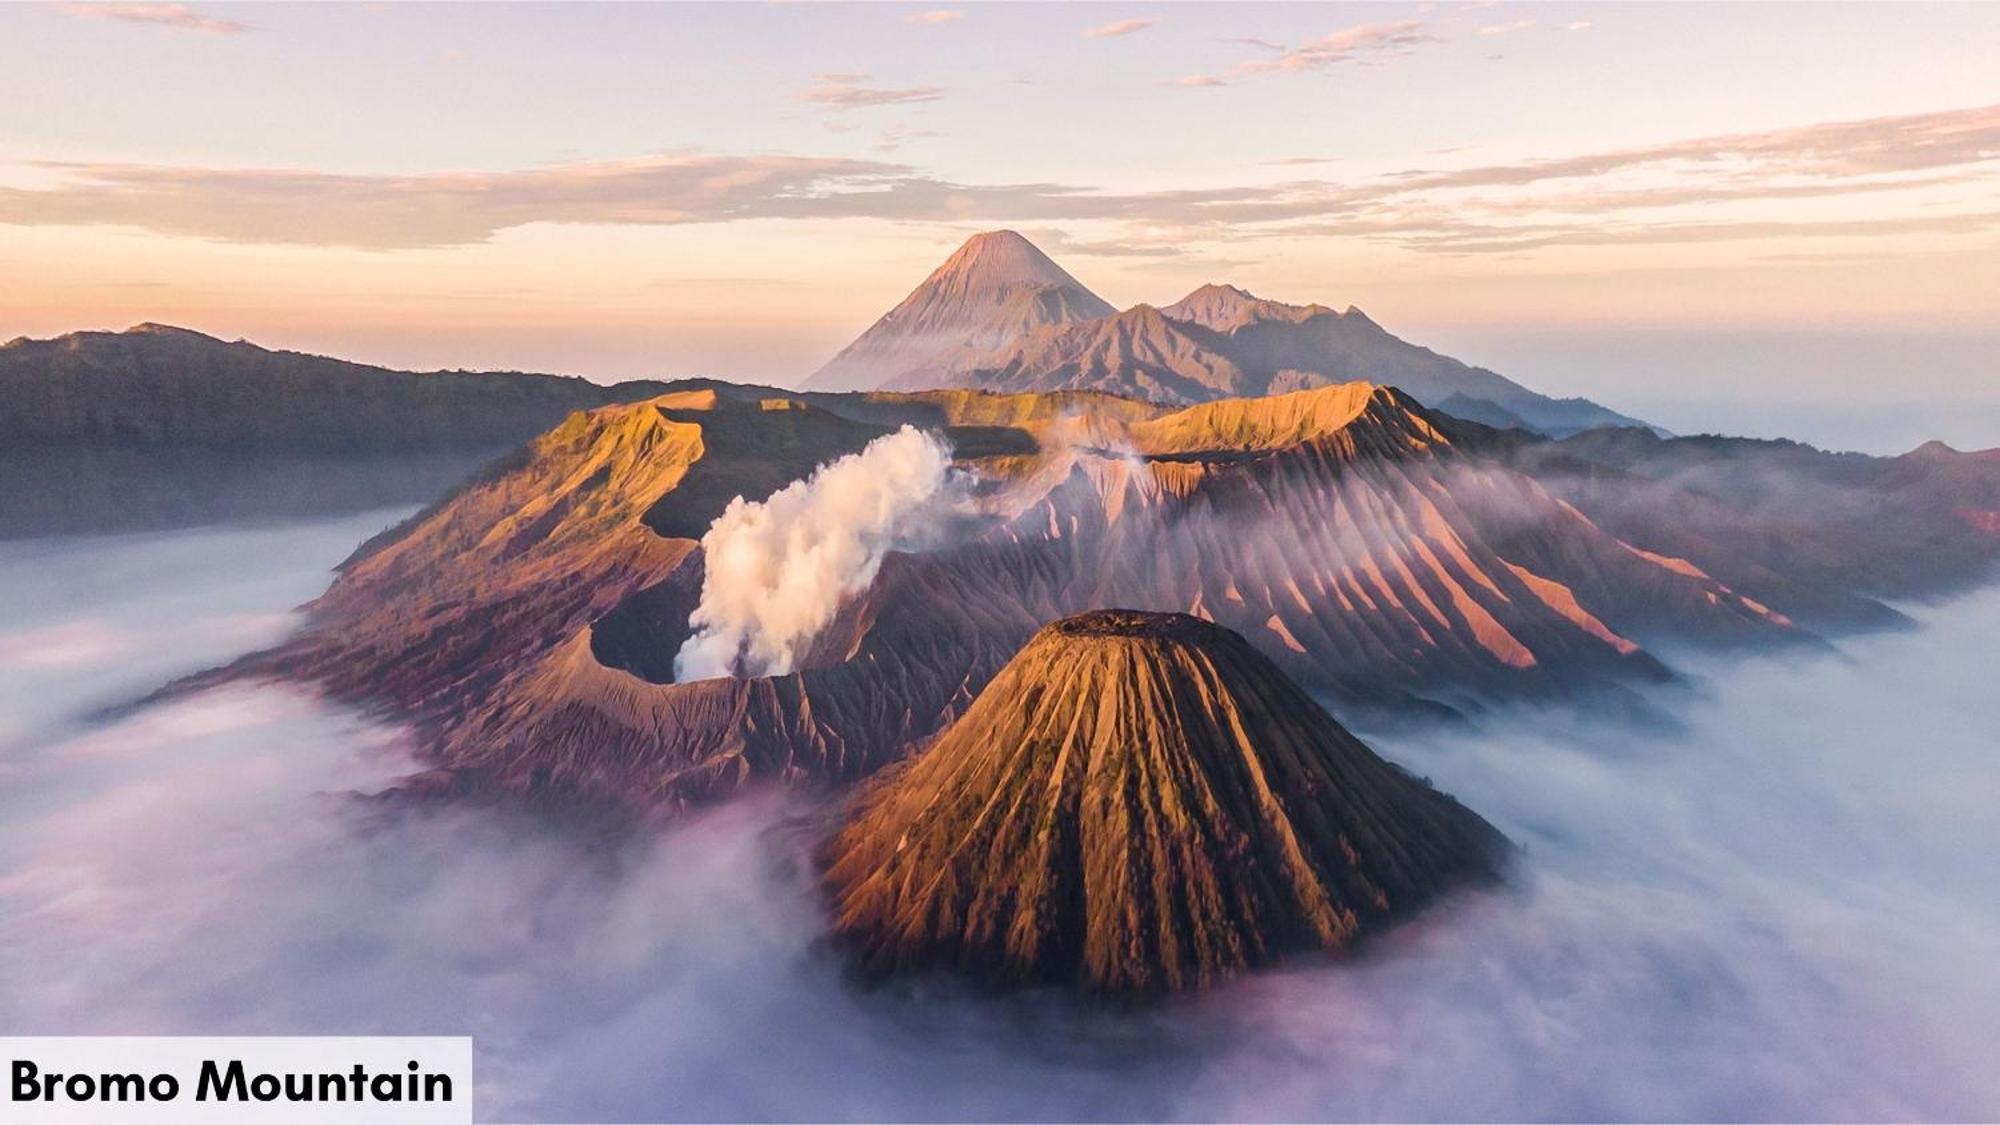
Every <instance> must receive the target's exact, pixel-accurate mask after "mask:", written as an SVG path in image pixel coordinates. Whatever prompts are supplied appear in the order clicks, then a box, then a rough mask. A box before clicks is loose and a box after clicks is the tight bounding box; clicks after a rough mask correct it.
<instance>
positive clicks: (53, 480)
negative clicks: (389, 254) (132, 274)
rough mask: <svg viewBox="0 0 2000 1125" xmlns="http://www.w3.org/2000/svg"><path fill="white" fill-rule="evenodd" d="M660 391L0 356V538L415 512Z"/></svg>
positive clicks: (355, 371)
mask: <svg viewBox="0 0 2000 1125" xmlns="http://www.w3.org/2000/svg"><path fill="white" fill-rule="evenodd" d="M665 389H667V388H666V387H664V386H663V385H661V384H657V383H650V384H627V385H624V386H622V387H616V388H612V387H604V386H600V385H598V384H595V383H591V382H589V381H587V380H584V379H579V378H570V377H561V376H554V375H526V374H519V373H511V372H509V373H492V374H482V373H474V372H466V371H439V372H429V373H423V374H418V373H413V372H407V371H392V370H388V369H386V368H380V367H373V366H369V365H366V364H359V363H348V362H345V361H342V360H337V359H329V358H326V357H324V356H314V355H303V354H300V353H297V352H285V351H271V350H268V349H265V348H261V347H258V346H257V345H255V344H251V343H247V342H245V341H240V340H239V341H236V342H234V343H226V342H224V341H222V340H218V339H215V338H214V337H212V336H205V335H203V334H201V333H199V332H191V331H188V330H186V329H182V328H172V327H168V326H165V325H158V324H142V325H139V326H137V327H135V328H132V329H130V330H128V331H125V332H78V333H73V334H71V335H68V336H63V337H59V338H56V339H53V340H29V339H17V340H14V341H12V342H10V343H8V344H6V345H4V346H0V396H4V398H5V401H6V404H7V406H6V409H5V410H0V480H4V481H5V482H6V484H5V486H4V487H0V537H6V536H17V535H35V534H51V533H65V532H102V531H116V530H129V529H135V528H147V527H172V526H178V525H183V524H189V523H200V522H205V521H213V520H217V519H230V518H244V517H255V516H281V515H310V514H321V513H327V512H336V511H343V510H356V509H361V508H369V507H380V506H383V505H388V504H406V503H416V502H419V501H422V500H427V499H429V498H431V497H433V496H436V495H437V494H438V493H440V492H442V491H443V490H444V489H446V488H447V487H449V486H450V485H451V484H452V483H454V482H455V481H457V480H459V479H461V478H463V477H464V476H465V475H466V474H467V473H468V472H470V471H472V470H473V469H474V468H475V467H477V466H478V465H479V464H480V463H481V462H483V461H485V460H488V459H490V458H492V457H494V456H497V455H498V454H500V453H502V452H504V451H506V450H509V449H512V448H514V447H516V446H518V445H520V444H521V443H522V442H525V441H527V440H528V439H529V438H531V437H533V436H535V435H536V434H538V433H541V432H542V431H544V430H546V429H548V428H549V427H550V426H553V425H555V424H556V423H557V422H559V421H561V420H562V418H563V416H564V415H565V414H568V413H569V412H570V411H572V410H576V409H579V408H582V407H588V406H596V405H600V404H602V403H606V402H613V401H620V400H622V399H630V398H635V397H646V396H648V395H652V394H658V393H660V391H662V390H665Z"/></svg>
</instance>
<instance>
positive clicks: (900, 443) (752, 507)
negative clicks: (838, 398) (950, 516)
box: [674, 426, 951, 682]
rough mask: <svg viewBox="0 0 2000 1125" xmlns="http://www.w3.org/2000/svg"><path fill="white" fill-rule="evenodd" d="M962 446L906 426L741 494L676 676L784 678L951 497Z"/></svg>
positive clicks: (720, 524) (722, 520)
mask: <svg viewBox="0 0 2000 1125" xmlns="http://www.w3.org/2000/svg"><path fill="white" fill-rule="evenodd" d="M950 480H951V450H950V449H949V448H948V447H947V446H946V445H945V444H944V442H943V440H942V439H940V438H939V437H937V436H936V435H934V434H930V433H926V432H924V431H921V430H918V429H917V428H915V427H914V426H904V427H903V428H902V429H900V430H898V431H896V432H895V433H893V434H888V435H886V436H884V437H879V438H876V439H875V440H874V441H871V442H869V443H868V445H867V446H866V447H865V448H864V449H862V450H861V452H859V453H851V454H849V455H847V456H845V457H842V458H839V459H838V460H835V461H829V462H827V463H826V464H824V465H821V466H820V467H819V468H818V469H816V470H814V472H813V475H812V476H811V477H810V478H808V479H806V480H802V481H794V482H793V483H792V484H790V485H787V486H786V487H784V488H782V489H780V490H778V491H777V492H775V493H773V494H772V495H771V498H770V499H768V500H765V501H762V502H761V503H758V502H752V501H747V500H745V499H744V498H743V497H741V496H739V497H737V498H736V499H734V500H732V501H730V502H729V507H728V508H726V509H724V510H723V513H722V514H721V515H720V516H718V517H716V520H715V523H714V524H712V525H711V526H710V527H709V529H708V534H706V535H704V536H702V537H701V546H702V551H703V553H704V555H705V556H706V558H707V573H706V576H705V577H704V578H703V579H702V585H701V604H700V605H698V606H696V607H695V611H694V613H693V614H691V615H689V617H688V624H690V625H692V626H694V630H695V632H694V635H693V636H691V637H689V638H688V639H687V643H685V644H683V645H682V646H681V651H680V653H679V655H677V656H675V658H674V678H675V679H678V680H681V681H684V682H685V681H689V680H706V679H713V678H715V677H717V676H727V675H731V674H733V673H741V674H742V675H745V676H782V675H784V674H786V673H788V672H790V671H791V670H792V665H793V662H794V661H795V660H796V659H797V657H798V655H799V652H800V650H801V649H803V648H804V646H805V645H807V644H809V643H810V642H811V641H812V639H813V638H814V637H816V636H818V635H819V632H820V630H822V629H824V628H826V626H827V625H828V624H829V623H830V622H832V621H833V618H834V615H835V614H837V613H839V612H840V607H841V606H842V605H843V604H845V603H846V601H847V600H848V599H849V598H851V597H853V596H854V595H856V594H858V593H860V592H861V591H863V590H865V589H867V588H868V584H869V583H871V582H873V581H874V580H875V572H876V571H877V570H879V569H880V568H881V566H882V557H883V556H884V555H886V554H887V553H888V552H889V550H890V548H892V547H894V546H895V545H896V544H897V543H898V542H901V541H904V540H906V539H908V538H909V537H911V536H913V535H916V534H918V533H920V532H922V531H924V530H926V529H927V528H929V527H931V526H932V525H934V524H935V523H936V522H937V520H938V519H939V518H940V517H941V516H942V515H943V514H944V509H945V508H946V507H947V506H948V505H949V504H950V503H951V500H950V497H949V495H948V492H949V490H948V488H947V485H948V484H949V483H950Z"/></svg>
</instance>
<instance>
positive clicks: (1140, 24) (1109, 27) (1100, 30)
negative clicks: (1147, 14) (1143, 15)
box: [1083, 20, 1154, 39]
mask: <svg viewBox="0 0 2000 1125" xmlns="http://www.w3.org/2000/svg"><path fill="white" fill-rule="evenodd" d="M1153 23H1154V21H1152V20H1119V21H1118V22H1116V23H1107V24H1102V25H1100V26H1097V27H1093V28H1091V29H1090V30H1089V31H1086V32H1084V33H1083V34H1084V35H1085V36H1086V37H1087V38H1091V39H1113V38H1116V37H1118V36H1120V35H1130V34H1132V33H1133V32H1135V31H1144V30H1146V29H1147V28H1149V27H1151V26H1153Z"/></svg>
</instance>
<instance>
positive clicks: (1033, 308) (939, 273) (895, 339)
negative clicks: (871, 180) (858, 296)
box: [804, 230, 1113, 391]
mask: <svg viewBox="0 0 2000 1125" xmlns="http://www.w3.org/2000/svg"><path fill="white" fill-rule="evenodd" d="M1112 312H1113V309H1112V307H1111V306H1110V305H1109V304H1107V303H1106V302H1105V300H1104V299H1103V298H1102V297H1099V296H1098V295H1097V294H1095V293H1092V292H1091V291H1090V290H1088V289H1086V288H1084V286H1083V283H1082V282H1080V281H1078V280H1077V279H1076V278H1073V277H1071V276H1070V275H1069V274H1068V273H1067V272H1066V271H1065V270H1064V269H1063V268H1062V267H1061V266H1059V265H1056V264H1055V263H1054V262H1053V261H1050V260H1049V256H1048V255H1046V254H1044V253H1042V252H1041V250H1039V249H1037V248H1036V246H1035V244H1034V243H1032V242H1029V241H1028V240H1027V239H1025V238H1023V237H1021V236H1020V235H1019V234H1016V233H1015V232H1013V231H1011V230H996V231H988V232H986V233H984V234H977V235H974V236H972V237H971V238H970V239H967V240H966V242H965V244H964V245H963V246H960V247H959V248H958V250H957V252H956V253H954V254H952V256H951V257H950V258H947V259H946V260H945V263H944V264H943V265H941V266H939V267H938V268H937V269H936V270H935V271H933V272H932V273H931V275H930V276H929V277H927V278H925V279H924V283H923V284H922V285H919V286H917V288H916V289H915V290H914V291H912V292H911V293H910V295H909V296H907V297H905V298H903V301H902V303H901V304H899V305H897V306H896V307H895V308H893V309H890V310H889V312H888V313H887V314H885V315H884V316H883V317H882V319H880V320H878V321H876V322H875V323H874V325H873V326H872V327H870V328H869V329H868V331H866V332H864V333H862V334H861V336H860V338H859V339H857V340H855V341H854V342H853V343H852V344H849V345H848V346H847V347H846V348H844V349H843V350H842V351H841V353H840V354H839V355H837V356H834V357H833V359H831V360H830V361H828V362H827V364H826V366H824V367H822V368H820V369H819V370H818V371H816V372H814V373H813V374H812V375H811V377H809V378H808V379H807V380H806V381H805V383H804V386H805V388H806V389H808V390H814V391H854V390H872V389H874V388H877V387H883V386H888V385H890V384H892V383H898V382H902V381H904V380H912V379H913V380H916V381H917V382H918V383H920V384H921V385H924V386H945V385H947V384H948V381H949V380H948V376H949V375H950V374H951V373H952V372H955V371H958V370H959V369H960V368H962V367H964V366H966V365H967V364H969V363H972V362H973V361H975V360H977V359H978V358H980V357H982V356H984V355H986V354H987V353H989V352H992V351H994V350H996V349H998V348H1001V347H1003V346H1006V345H1008V344H1010V343H1012V342H1013V341H1015V340H1017V339H1019V338H1021V337H1024V336H1027V335H1029V334H1030V333H1032V332H1033V331H1034V330H1035V329H1037V328H1041V327H1043V326H1046V325H1052V324H1067V323H1070V322H1072V321H1079V320H1095V319H1097V318H1099V317H1106V316H1110V315H1111V314H1112Z"/></svg>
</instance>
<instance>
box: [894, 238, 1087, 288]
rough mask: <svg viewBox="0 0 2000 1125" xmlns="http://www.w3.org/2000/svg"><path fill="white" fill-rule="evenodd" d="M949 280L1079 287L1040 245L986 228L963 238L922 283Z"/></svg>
mask: <svg viewBox="0 0 2000 1125" xmlns="http://www.w3.org/2000/svg"><path fill="white" fill-rule="evenodd" d="M950 280H960V281H962V282H963V283H964V284H967V285H969V286H974V287H978V288H990V289H1004V288H1006V287H1008V286H1014V285H1061V286H1068V287H1071V288H1075V289H1083V288H1084V286H1083V283H1082V282H1080V281H1078V280H1077V279H1076V278H1074V277H1071V276H1070V275H1069V272H1068V271H1067V270H1065V269H1063V268H1062V267H1061V266H1059V265H1057V264H1056V263H1055V261H1054V259H1052V258H1050V257H1049V256H1048V255H1047V254H1044V253H1042V251H1041V248H1040V247H1038V246H1036V245H1035V244H1034V243H1032V242H1029V241H1028V240H1027V239H1026V238H1023V237H1022V236H1021V235H1020V234H1018V233H1016V232H1014V231H1011V230H990V231H986V232H984V233H982V234H975V235H973V236H972V237H971V238H968V239H966V240H965V243H964V244H963V245H961V246H960V247H959V248H958V249H957V250H954V251H952V255H951V257H949V258H946V259H945V261H944V264H943V265H941V266H939V267H938V268H937V269H936V270H934V271H932V273H931V275H930V277H928V278H926V279H925V281H924V285H925V286H931V285H936V284H939V283H941V282H945V281H950Z"/></svg>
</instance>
